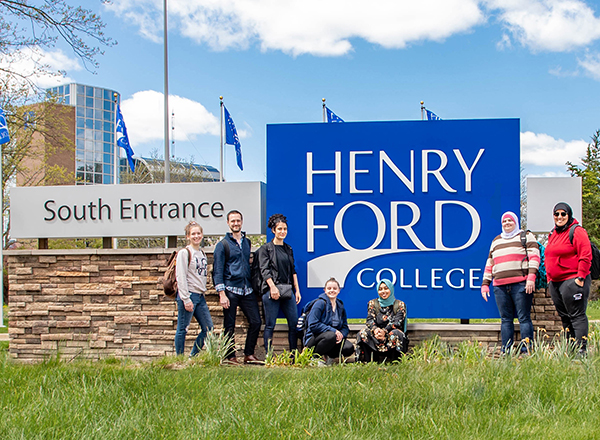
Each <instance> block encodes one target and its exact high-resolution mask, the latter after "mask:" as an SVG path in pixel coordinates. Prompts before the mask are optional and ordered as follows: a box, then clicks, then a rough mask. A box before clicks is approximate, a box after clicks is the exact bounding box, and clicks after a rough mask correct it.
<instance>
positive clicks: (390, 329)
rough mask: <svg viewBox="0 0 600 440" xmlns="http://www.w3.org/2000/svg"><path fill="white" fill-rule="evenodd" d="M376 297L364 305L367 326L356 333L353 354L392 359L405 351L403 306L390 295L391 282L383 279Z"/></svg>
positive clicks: (362, 358)
mask: <svg viewBox="0 0 600 440" xmlns="http://www.w3.org/2000/svg"><path fill="white" fill-rule="evenodd" d="M377 294H378V297H377V298H375V299H372V300H371V301H369V304H368V306H367V326H366V327H365V328H363V329H362V330H361V331H360V332H359V333H358V336H357V337H356V356H357V358H358V360H359V361H360V362H380V361H383V360H388V361H393V360H396V359H398V358H399V357H400V356H402V355H403V354H405V353H406V351H407V349H408V338H407V337H406V306H405V305H404V303H403V302H402V301H400V300H399V299H396V297H395V296H394V285H393V284H392V282H391V281H390V280H386V279H383V280H381V281H380V283H379V285H378V286H377Z"/></svg>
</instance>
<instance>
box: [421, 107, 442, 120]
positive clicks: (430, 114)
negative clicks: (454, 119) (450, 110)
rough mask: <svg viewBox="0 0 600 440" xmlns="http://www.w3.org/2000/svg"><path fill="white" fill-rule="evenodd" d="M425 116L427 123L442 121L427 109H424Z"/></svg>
mask: <svg viewBox="0 0 600 440" xmlns="http://www.w3.org/2000/svg"><path fill="white" fill-rule="evenodd" d="M425 114H426V115H427V120H428V121H441V120H442V118H440V117H439V116H438V115H436V114H435V113H433V112H432V111H429V110H427V109H425Z"/></svg>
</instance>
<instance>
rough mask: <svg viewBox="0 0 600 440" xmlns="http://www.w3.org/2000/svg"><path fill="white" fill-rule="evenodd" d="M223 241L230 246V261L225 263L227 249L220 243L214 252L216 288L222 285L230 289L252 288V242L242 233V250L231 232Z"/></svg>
mask: <svg viewBox="0 0 600 440" xmlns="http://www.w3.org/2000/svg"><path fill="white" fill-rule="evenodd" d="M223 240H227V243H228V244H229V259H228V260H227V261H225V248H224V247H223V243H221V242H218V243H217V245H216V246H215V252H214V261H213V268H214V282H215V287H220V286H222V285H225V286H229V287H237V288H238V289H243V288H244V287H250V288H252V282H251V280H250V246H251V245H250V240H248V239H247V238H246V234H245V233H242V248H241V249H240V247H239V245H238V243H237V241H236V240H235V239H234V238H233V236H232V235H231V233H230V232H228V233H227V234H226V235H225V238H224V239H223Z"/></svg>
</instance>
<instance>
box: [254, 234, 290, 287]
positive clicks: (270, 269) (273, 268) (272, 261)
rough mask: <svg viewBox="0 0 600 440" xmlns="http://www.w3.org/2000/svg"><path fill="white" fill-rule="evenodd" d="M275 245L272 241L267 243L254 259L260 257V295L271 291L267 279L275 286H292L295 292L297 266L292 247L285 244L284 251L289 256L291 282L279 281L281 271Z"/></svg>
mask: <svg viewBox="0 0 600 440" xmlns="http://www.w3.org/2000/svg"><path fill="white" fill-rule="evenodd" d="M275 246H276V245H275V244H273V242H272V241H270V242H268V243H265V244H264V245H262V246H261V247H260V249H259V250H258V251H256V253H255V255H254V257H255V258H256V256H257V255H258V264H259V267H260V275H261V278H262V284H261V286H260V287H261V289H260V293H265V292H266V291H267V290H269V285H268V284H267V279H269V278H271V279H272V280H273V282H274V283H275V284H291V285H292V289H294V290H295V286H294V278H293V276H294V274H295V273H296V266H295V265H294V252H293V251H292V247H291V246H290V245H289V244H287V243H285V242H284V243H283V249H284V250H285V252H286V253H287V254H288V257H289V258H290V263H291V268H290V269H291V270H290V275H291V280H280V279H279V270H278V268H277V252H276V251H275Z"/></svg>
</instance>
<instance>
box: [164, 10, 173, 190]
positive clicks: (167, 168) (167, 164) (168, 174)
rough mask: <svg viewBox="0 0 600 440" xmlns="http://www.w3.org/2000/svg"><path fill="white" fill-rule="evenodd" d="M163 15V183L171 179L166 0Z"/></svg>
mask: <svg viewBox="0 0 600 440" xmlns="http://www.w3.org/2000/svg"><path fill="white" fill-rule="evenodd" d="M163 15H164V28H163V34H164V36H163V38H164V60H163V63H164V69H165V70H164V76H165V87H164V88H165V183H169V182H170V181H171V162H170V153H169V54H168V45H167V0H164V2H163Z"/></svg>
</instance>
